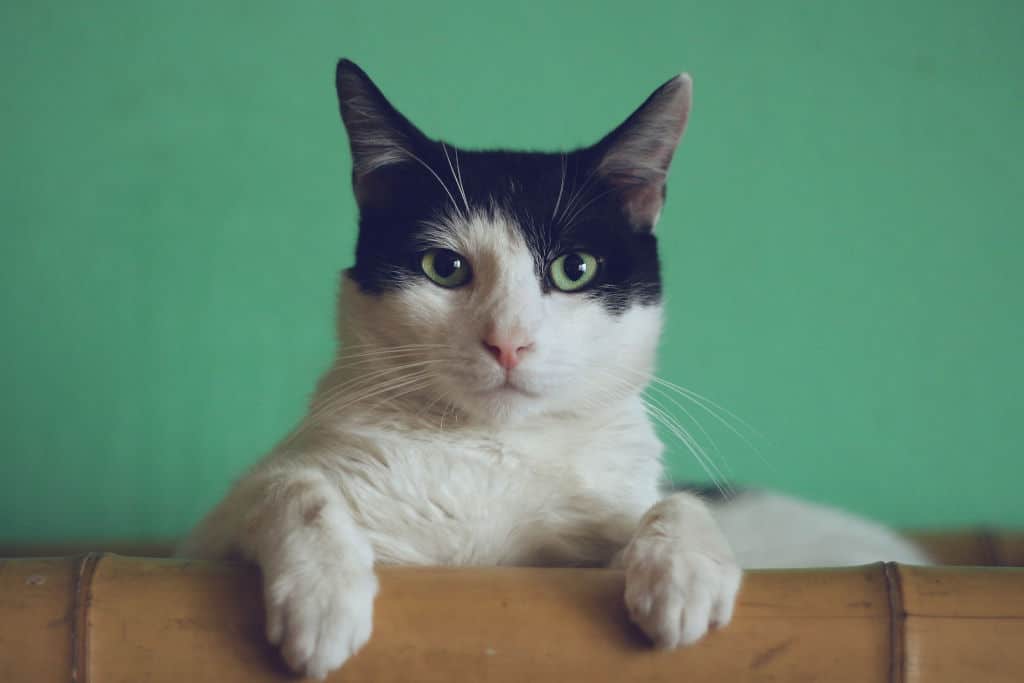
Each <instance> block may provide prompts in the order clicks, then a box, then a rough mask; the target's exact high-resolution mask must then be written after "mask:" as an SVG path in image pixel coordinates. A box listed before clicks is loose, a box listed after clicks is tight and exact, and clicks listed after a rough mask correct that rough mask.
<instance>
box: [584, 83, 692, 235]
mask: <svg viewBox="0 0 1024 683" xmlns="http://www.w3.org/2000/svg"><path fill="white" fill-rule="evenodd" d="M690 97H691V84H690V79H689V77H688V76H686V75H681V76H677V77H676V78H673V79H672V80H670V81H668V82H667V83H665V84H664V85H663V86H661V87H660V88H658V90H656V91H655V92H654V94H652V95H651V96H650V97H649V98H647V101H646V102H644V103H643V104H642V105H640V108H639V109H637V110H636V111H635V112H633V114H632V115H630V117H629V118H628V119H626V121H625V123H623V124H622V125H621V126H619V127H618V128H617V129H616V130H614V131H613V132H612V133H610V134H609V135H608V136H607V137H606V138H605V139H604V140H602V142H601V143H599V145H602V146H604V148H605V151H604V154H603V158H602V159H601V162H600V165H599V169H600V171H601V173H602V175H604V177H605V179H606V180H607V181H608V182H609V183H610V184H611V185H612V187H614V188H616V190H618V192H619V196H620V197H621V199H622V203H623V206H624V207H625V210H626V213H627V215H628V216H629V219H630V221H631V223H632V224H633V228H634V229H635V230H650V229H652V228H653V227H654V223H655V222H656V221H657V220H658V216H659V215H660V214H661V207H662V204H663V202H664V197H665V178H666V177H667V175H668V167H669V164H671V163H672V155H673V154H674V153H675V150H676V146H677V145H678V144H679V139H680V138H681V137H682V135H683V130H684V129H685V128H686V121H687V118H688V116H689V113H690Z"/></svg>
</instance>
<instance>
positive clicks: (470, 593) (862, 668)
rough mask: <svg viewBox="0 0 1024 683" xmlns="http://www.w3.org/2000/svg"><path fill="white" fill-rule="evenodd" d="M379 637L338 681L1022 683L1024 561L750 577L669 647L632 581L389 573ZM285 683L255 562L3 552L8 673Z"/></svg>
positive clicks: (576, 574) (504, 573) (0, 624)
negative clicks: (732, 598)
mask: <svg viewBox="0 0 1024 683" xmlns="http://www.w3.org/2000/svg"><path fill="white" fill-rule="evenodd" d="M380 577H381V593H380V597H379V598H378V600H377V606H376V615H375V623H374V635H373V638H372V639H371V641H370V643H369V645H367V647H366V648H364V649H363V650H362V651H361V652H360V653H359V654H358V655H356V656H355V657H354V658H353V659H352V660H351V661H349V662H348V663H347V664H346V665H345V667H343V668H342V669H341V670H340V671H338V672H335V673H334V674H332V675H331V676H330V677H329V680H331V681H459V680H462V681H488V682H495V683H498V682H508V683H513V682H515V683H520V682H524V681H588V682H589V681H594V682H600V681H671V680H679V681H684V680H685V681H687V682H690V683H698V682H700V681H716V682H718V681H811V680H817V681H829V682H835V683H843V682H845V681H850V682H853V681H857V682H858V683H864V682H871V681H903V682H907V683H910V682H916V681H929V682H934V681H940V682H941V681H993V682H998V681H1007V682H1009V681H1016V682H1019V681H1021V680H1022V678H1021V676H1022V674H1021V672H1022V671H1024V570H1022V569H1007V568H1002V569H996V568H962V567H933V568H921V567H908V566H903V565H895V564H877V565H868V566H864V567H853V568H848V569H832V570H786V571H752V572H749V573H748V574H747V576H746V579H745V582H744V586H743V589H742V591H741V594H740V600H739V605H738V607H737V610H736V616H735V619H734V621H733V623H732V624H731V625H730V626H729V627H728V628H726V629H723V630H722V631H719V632H714V633H712V634H710V635H709V636H708V637H707V638H706V639H705V640H704V641H702V642H701V643H699V644H697V645H696V646H694V647H691V648H686V649H680V650H675V651H672V652H660V651H655V650H653V649H651V648H650V646H649V645H648V644H647V642H646V641H645V639H644V637H643V636H642V634H640V633H639V632H638V631H637V630H636V629H635V628H634V627H632V626H631V625H630V624H629V622H628V619H627V617H626V613H625V609H624V607H623V605H622V590H623V576H622V574H621V573H619V572H615V571H610V570H597V569H521V568H486V569H481V568H474V569H461V568H384V569H381V570H380ZM69 680H71V681H76V682H80V683H90V682H94V681H104V682H106V681H150V682H151V683H171V682H172V681H173V682H174V683H180V682H181V681H197V682H201V681H216V682H218V683H234V682H239V683H241V682H242V681H245V682H247V683H248V682H259V681H286V680H294V677H292V676H290V675H289V674H288V672H287V671H286V669H285V668H284V665H283V663H282V662H281V660H280V658H279V656H278V654H277V653H276V652H275V651H274V650H273V649H272V648H270V647H269V646H268V645H267V644H266V643H265V641H264V636H263V611H262V605H261V600H260V590H259V576H258V573H257V572H256V571H255V570H253V569H251V568H249V567H245V566H241V565H230V564H216V563H204V562H188V561H182V560H166V559H145V558H131V557H120V556H116V555H106V554H89V555H85V556H81V557H73V558H56V559H21V560H5V561H0V681H4V682H7V681H13V682H19V681H33V682H35V681H38V682H40V683H48V682H49V681H61V682H62V683H66V681H69Z"/></svg>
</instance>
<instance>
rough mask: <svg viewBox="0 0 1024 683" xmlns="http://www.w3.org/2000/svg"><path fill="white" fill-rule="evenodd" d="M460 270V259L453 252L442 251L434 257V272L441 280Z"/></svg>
mask: <svg viewBox="0 0 1024 683" xmlns="http://www.w3.org/2000/svg"><path fill="white" fill-rule="evenodd" d="M460 268H462V257H461V256H459V255H458V254H456V253H455V252H453V251H442V252H440V253H438V254H437V255H436V256H434V270H435V271H436V272H437V274H438V275H440V276H441V277H442V278H449V277H451V276H452V275H453V274H454V273H455V271H457V270H458V269H460Z"/></svg>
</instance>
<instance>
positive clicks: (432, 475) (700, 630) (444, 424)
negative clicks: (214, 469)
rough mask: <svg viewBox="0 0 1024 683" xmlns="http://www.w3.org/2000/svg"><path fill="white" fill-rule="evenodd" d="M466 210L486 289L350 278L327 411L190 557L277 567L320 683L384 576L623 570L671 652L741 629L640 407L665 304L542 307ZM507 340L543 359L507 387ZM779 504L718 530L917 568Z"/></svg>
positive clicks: (722, 553) (454, 238) (704, 534)
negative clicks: (381, 289) (368, 286)
mask: <svg viewBox="0 0 1024 683" xmlns="http://www.w3.org/2000/svg"><path fill="white" fill-rule="evenodd" d="M456 215H462V216H464V217H465V218H464V219H459V218H455V217H453V218H450V219H449V220H448V221H447V224H446V225H443V226H439V229H438V231H437V234H436V235H435V236H434V239H435V241H436V245H435V246H439V247H447V248H451V249H453V250H455V251H458V252H459V253H460V254H462V255H463V256H464V257H466V258H467V259H468V261H469V262H470V263H471V264H472V268H473V280H472V281H471V283H470V284H468V285H467V286H465V287H462V288H459V289H444V288H441V287H438V286H436V285H434V284H432V283H430V282H429V281H427V280H426V279H425V278H421V279H417V280H416V281H415V282H411V283H409V284H408V286H407V287H405V288H403V289H401V290H399V291H397V292H393V293H386V294H382V295H367V294H364V293H362V292H361V291H360V290H359V289H358V288H357V287H356V286H355V285H354V284H353V283H352V282H351V281H350V280H349V279H348V278H347V277H346V278H343V286H342V291H341V297H340V316H339V317H340V322H341V323H342V327H341V329H340V331H339V333H340V337H341V346H340V351H339V354H338V357H337V359H336V361H335V363H334V365H333V367H332V368H331V369H330V370H329V371H328V372H327V373H326V374H325V375H324V377H323V378H322V379H321V381H320V383H319V385H318V387H317V391H316V393H315V395H314V397H313V400H312V402H311V406H310V411H309V415H308V416H307V417H306V419H305V420H304V421H303V422H302V424H301V425H300V426H299V427H298V428H297V429H296V431H295V432H294V433H293V434H292V435H290V436H289V437H288V438H287V439H286V440H285V441H283V442H282V443H281V444H280V445H279V446H278V447H277V448H276V449H275V450H274V451H273V452H272V453H271V454H270V455H269V456H268V457H267V458H266V459H264V460H263V461H262V462H261V463H259V464H258V465H256V466H255V467H254V468H253V469H252V471H250V472H249V473H248V474H247V475H246V476H245V477H244V478H243V479H242V480H241V481H239V482H238V483H237V484H236V485H235V487H234V488H233V489H232V491H231V492H230V494H229V495H228V496H227V498H226V499H225V500H224V501H223V502H222V503H221V504H220V505H219V506H218V507H217V508H216V509H215V510H214V511H213V512H211V513H210V515H209V516H208V517H207V518H206V519H205V520H204V521H203V522H202V523H201V524H200V525H199V526H198V527H197V529H196V530H195V531H194V533H193V534H192V536H191V537H190V538H189V539H188V540H187V541H186V543H185V544H184V545H183V547H182V553H184V554H186V555H195V556H204V557H223V556H226V555H229V554H232V553H237V554H240V555H241V556H242V557H244V558H247V559H249V560H251V561H254V562H256V563H258V564H259V565H260V567H261V568H262V571H263V576H264V591H265V597H266V604H267V609H268V619H267V623H268V626H267V629H268V634H267V635H268V638H269V639H270V640H271V641H272V642H274V643H275V644H280V645H281V648H282V652H283V654H284V657H285V659H286V660H287V661H288V663H289V664H290V665H291V666H292V667H293V668H295V669H296V670H298V671H300V672H303V673H306V674H309V675H313V676H323V675H325V674H326V673H327V672H328V671H329V670H331V669H333V668H336V667H338V666H340V665H341V664H342V663H343V662H344V661H345V660H346V659H347V658H348V657H349V656H350V655H351V654H352V653H354V652H355V651H356V650H358V648H359V647H360V646H361V645H362V644H363V643H365V642H366V640H367V638H368V637H369V634H370V631H371V626H372V603H373V599H374V596H375V595H376V591H377V582H376V579H375V578H374V574H373V565H374V564H375V563H382V564H452V565H454V564H458V565H496V564H503V565H582V566H607V565H609V564H610V563H614V564H616V565H617V566H621V567H623V568H624V569H625V571H626V586H627V587H626V595H625V599H626V602H627V605H628V607H629V609H630V613H631V614H632V615H633V618H634V620H635V621H636V622H637V624H638V625H640V627H641V628H643V629H644V630H645V631H646V632H647V633H648V635H650V637H651V638H652V640H654V641H655V642H656V643H658V644H659V645H662V646H665V647H673V646H675V645H677V644H681V643H691V642H694V641H695V640H697V639H699V638H700V637H701V636H702V635H703V634H704V633H706V632H707V630H708V628H710V627H711V626H712V625H725V624H726V623H727V622H728V621H729V619H730V616H731V614H732V607H733V604H734V601H735V597H736V593H737V591H738V589H739V583H740V570H739V567H738V565H737V563H736V561H735V560H734V558H733V554H732V552H731V551H730V548H729V544H728V543H727V542H726V540H725V538H724V536H723V534H722V532H721V531H719V528H718V525H717V524H716V523H715V521H714V519H713V517H712V514H711V513H709V509H708V508H707V507H706V506H705V505H704V504H703V503H702V502H701V501H700V500H699V499H697V498H696V497H694V496H691V495H688V494H675V495H673V496H670V497H668V498H666V499H664V500H662V501H661V502H659V499H660V497H659V482H660V480H661V475H662V463H661V450H662V446H661V444H660V443H659V441H658V439H657V437H656V435H655V432H654V429H653V428H652V425H651V423H650V421H649V419H648V417H647V414H646V412H645V409H644V405H643V402H642V399H641V396H640V392H641V390H642V388H643V385H644V384H645V382H646V379H647V378H648V377H649V373H650V372H651V370H652V367H653V362H654V352H655V346H656V344H657V340H658V336H659V332H660V327H661V311H660V308H659V307H656V306H634V307H632V308H630V309H629V310H627V311H625V312H624V313H622V314H621V315H618V316H615V315H611V314H610V313H608V312H607V311H606V310H605V309H604V308H603V307H602V306H601V305H600V304H599V303H598V302H595V301H593V300H591V299H589V298H587V297H585V296H581V295H572V294H563V293H560V292H552V293H543V292H542V291H541V288H540V284H539V283H538V280H537V276H536V272H535V266H534V263H533V260H532V258H531V257H530V255H529V252H528V251H527V249H526V245H525V244H524V243H523V241H522V238H521V237H520V236H519V232H518V231H517V229H516V226H514V225H512V224H511V222H510V221H509V219H507V218H506V217H504V216H502V215H501V214H500V213H499V212H496V211H486V212H481V213H473V214H470V215H468V217H466V216H465V214H456ZM495 330H497V331H498V332H499V333H502V332H503V333H509V334H511V333H513V332H514V333H515V334H518V335H520V336H523V337H527V338H529V339H530V341H531V342H532V344H533V347H532V349H531V350H530V351H529V352H528V353H527V354H526V355H525V356H524V357H523V359H522V362H521V363H520V364H519V366H518V367H516V368H515V369H514V370H512V371H510V373H509V374H508V376H506V375H505V374H504V371H503V370H502V369H501V368H500V367H499V366H498V365H497V364H496V363H495V362H494V359H493V358H492V357H491V356H490V354H489V353H488V352H487V350H486V349H485V348H484V347H483V346H482V344H481V339H482V337H483V336H484V335H485V334H487V333H488V332H491V331H495ZM389 349H391V351H388V350H389ZM767 500H768V501H769V505H768V507H767V508H765V507H764V506H761V507H760V508H759V507H758V504H757V503H756V502H755V499H752V498H749V497H741V498H740V501H739V502H738V503H737V507H735V508H730V507H729V506H726V507H723V508H720V509H717V510H716V511H715V513H714V514H715V515H717V517H718V520H719V523H720V524H721V525H722V527H723V528H724V529H725V530H726V533H727V535H728V534H729V533H732V532H735V533H737V534H738V535H745V533H744V532H745V531H747V530H748V529H745V528H744V524H745V523H746V522H744V519H747V520H748V521H749V518H750V516H756V517H755V518H756V519H759V520H763V522H764V525H765V526H766V527H767V526H771V527H772V528H776V527H777V528H783V529H785V528H788V529H793V530H794V531H793V533H794V534H800V535H803V534H809V536H807V538H810V539H812V540H813V542H815V543H817V542H819V541H823V540H824V539H826V538H829V537H833V538H841V539H842V540H843V544H844V545H843V547H842V548H836V549H835V550H839V551H841V552H840V553H839V554H835V555H831V554H830V549H829V548H828V547H826V546H824V545H822V546H821V547H819V548H816V549H815V550H816V554H815V555H813V561H814V562H820V563H827V562H828V560H829V559H830V558H832V559H835V558H839V559H838V561H840V562H842V561H846V560H847V559H855V561H865V560H867V559H882V558H886V559H891V557H895V556H899V557H901V558H902V557H907V556H908V555H906V554H903V555H900V554H899V552H898V551H902V550H905V546H901V545H900V544H899V543H896V542H893V539H892V538H891V537H890V536H888V535H887V534H886V532H884V530H880V529H876V528H870V527H868V526H866V525H865V524H864V523H862V522H860V521H859V520H854V519H852V518H847V517H841V516H838V515H837V513H832V512H828V511H823V510H816V511H815V514H819V513H820V517H819V518H818V522H816V523H813V524H808V523H802V524H803V526H802V527H794V526H793V525H794V524H795V523H797V521H798V520H796V519H792V518H790V515H791V514H794V513H800V512H801V509H800V508H798V507H794V506H795V505H796V504H791V503H787V502H786V501H784V500H783V499H779V498H771V499H767ZM787 504H788V505H790V507H789V508H787V507H786V505H787ZM765 509H767V510H769V511H770V512H771V514H770V515H769V514H766V513H765V512H764V510H765ZM733 511H735V514H734V512H733ZM753 531H755V536H759V537H761V538H769V537H770V536H769V535H768V534H766V531H768V530H767V529H766V528H760V527H759V528H756V529H753ZM801 537H802V536H801ZM733 542H734V543H735V544H736V545H737V547H739V548H740V549H741V558H750V559H754V560H756V561H757V563H758V564H773V565H786V564H790V563H791V562H792V559H794V558H795V559H798V560H802V559H804V558H807V557H810V556H809V555H807V554H805V553H804V550H805V549H802V548H801V549H800V553H797V554H795V555H794V554H790V553H789V551H790V550H793V549H794V548H795V547H796V546H798V545H799V543H797V544H793V543H787V544H781V545H779V546H778V547H777V549H778V550H780V551H781V552H778V553H773V547H772V546H773V544H772V543H770V542H766V543H764V544H762V546H759V547H756V548H754V547H753V546H749V541H748V540H747V539H746V538H738V539H734V541H733ZM878 553H882V554H878ZM886 553H891V557H887V556H886ZM869 555H870V556H871V557H870V558H869V557H868V556H869Z"/></svg>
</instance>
